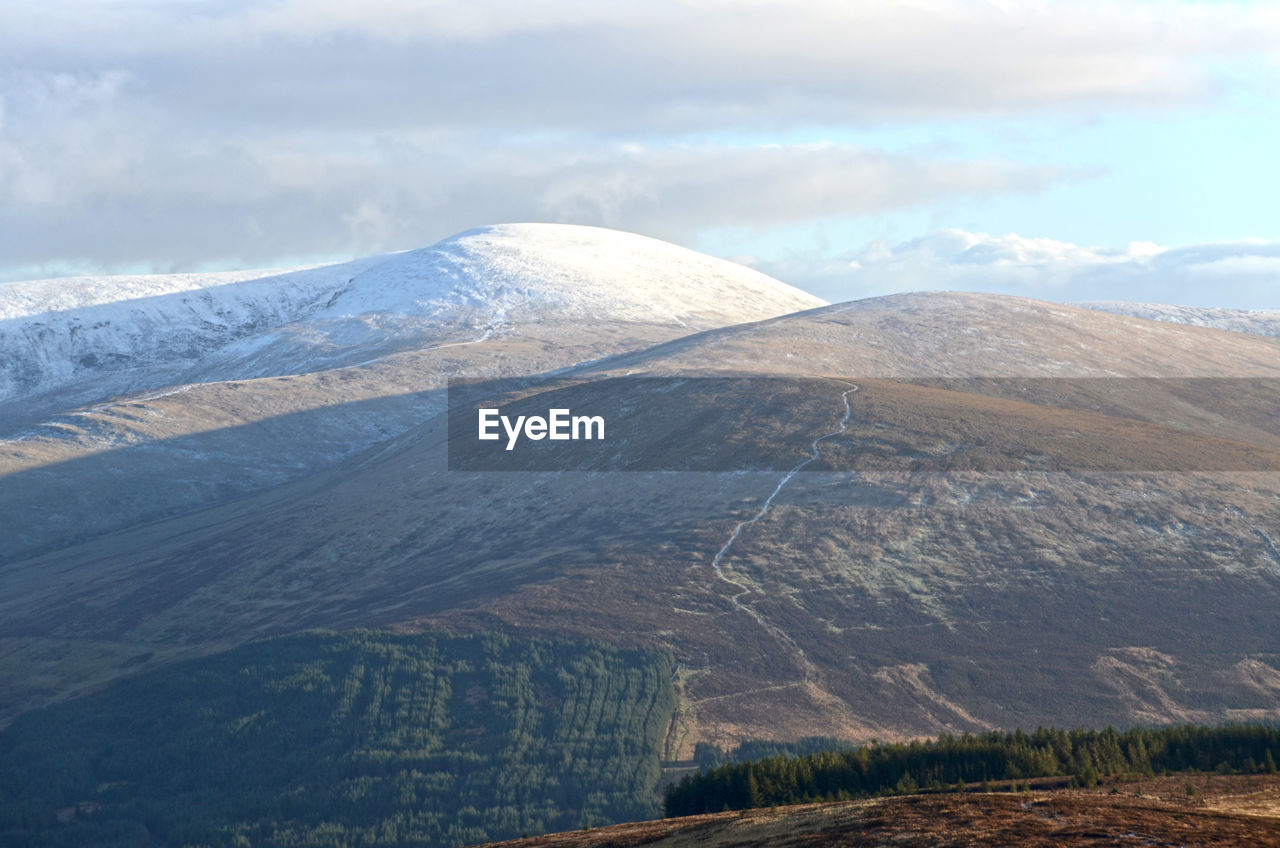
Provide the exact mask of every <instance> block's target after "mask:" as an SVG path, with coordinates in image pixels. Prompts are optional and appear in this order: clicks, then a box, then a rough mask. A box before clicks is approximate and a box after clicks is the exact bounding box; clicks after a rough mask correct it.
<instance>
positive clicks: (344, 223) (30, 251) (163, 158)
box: [0, 77, 1062, 279]
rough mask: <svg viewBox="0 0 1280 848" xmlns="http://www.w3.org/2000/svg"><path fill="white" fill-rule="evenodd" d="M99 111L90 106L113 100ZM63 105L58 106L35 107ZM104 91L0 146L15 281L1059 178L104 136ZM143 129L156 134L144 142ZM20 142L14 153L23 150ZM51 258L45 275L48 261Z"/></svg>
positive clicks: (798, 160)
mask: <svg viewBox="0 0 1280 848" xmlns="http://www.w3.org/2000/svg"><path fill="white" fill-rule="evenodd" d="M111 86H114V88H112V89H111V91H110V92H108V93H106V94H103V93H102V92H103V91H104V89H106V88H111ZM54 88H57V89H58V90H60V91H63V92H64V94H65V98H66V99H67V100H68V101H70V102H66V103H62V104H60V105H58V106H56V107H55V106H46V105H39V104H43V103H44V101H45V100H46V99H47V98H46V94H47V92H48V91H50V90H52V89H54ZM127 89H128V86H127V85H125V84H124V82H123V81H116V78H115V77H112V78H110V79H107V78H105V77H103V78H89V77H87V78H83V79H79V80H57V81H54V80H49V79H37V80H33V81H31V82H30V83H29V85H28V86H27V88H26V90H25V93H24V94H22V95H21V96H19V97H18V98H17V101H16V102H17V103H18V105H19V108H18V109H16V110H13V111H14V115H15V116H17V117H18V118H21V116H22V115H27V116H28V117H29V116H30V115H32V114H33V113H39V115H40V116H41V117H43V116H44V115H45V114H46V113H48V112H49V111H50V110H52V111H54V112H57V113H58V114H59V116H60V118H59V120H60V122H61V129H60V131H59V132H57V133H53V134H50V133H42V132H40V131H39V130H40V127H41V126H43V125H42V124H41V123H40V120H39V119H36V121H35V126H33V127H31V132H29V133H21V132H20V133H18V134H16V135H11V134H10V133H9V132H8V131H7V130H6V131H5V132H4V133H3V134H0V161H4V162H10V163H13V166H12V167H10V168H8V169H6V173H7V175H8V176H7V177H5V178H0V255H3V256H4V257H6V259H7V260H8V261H9V262H10V263H12V264H11V270H10V274H9V278H11V279H12V278H14V277H25V276H32V275H34V276H49V275H57V274H61V273H72V272H77V271H80V270H81V269H83V268H85V267H91V266H92V265H93V264H94V263H95V262H96V263H98V264H99V265H100V266H102V265H105V266H107V267H110V268H115V269H123V268H138V267H149V268H151V269H153V270H158V271H164V270H170V269H176V268H180V267H192V266H196V265H201V264H208V263H210V262H214V263H217V262H222V263H224V264H228V263H229V264H241V265H244V264H248V265H257V264H272V263H275V262H277V261H279V260H280V257H298V256H314V255H316V254H320V255H323V256H350V255H361V254H368V253H376V252H380V251H384V250H392V249H399V248H406V247H419V246H423V245H426V244H430V243H432V242H434V241H436V240H438V239H439V238H442V237H444V236H447V235H450V234H452V233H454V232H456V231H458V230H461V229H464V228H466V227H468V226H474V225H478V224H485V223H494V222H501V221H521V220H542V221H561V222H574V223H585V224H598V225H602V226H609V227H615V228H619V229H627V230H634V231H638V232H643V233H646V234H650V235H654V236H658V237H661V238H668V239H672V240H677V241H679V240H682V239H685V238H687V237H688V236H689V234H690V233H693V232H697V231H698V230H699V229H701V228H704V227H709V226H717V225H721V226H740V227H747V228H757V229H764V228H768V227H772V226H778V225H783V224H788V223H792V222H795V221H804V220H808V219H811V218H813V217H817V216H823V215H858V214H866V213H873V212H878V211H882V210H886V209H895V208H902V207H907V206H912V205H917V204H922V203H927V202H930V201H934V200H937V199H939V198H944V197H952V196H957V195H979V194H989V193H996V192H999V193H1004V192H1018V191H1024V192H1025V191H1037V190H1039V189H1041V188H1042V187H1044V186H1045V185H1047V184H1048V183H1050V182H1051V181H1053V180H1055V179H1057V178H1059V177H1060V176H1061V175H1062V174H1061V172H1060V171H1058V170H1057V169H1053V168H1048V167H1040V166H1025V165H1018V164H1014V163H1010V162H1008V161H1004V160H999V159H977V160H974V159H931V160H920V159H916V158H913V157H908V156H900V155H890V154H886V153H883V152H880V151H875V150H867V149H863V148H860V147H857V146H853V145H845V144H810V145H790V146H777V145H763V146H753V147H724V146H717V145H707V144H703V145H667V146H644V145H637V144H625V145H605V146H594V145H587V144H566V143H564V142H563V141H540V142H526V143H519V144H508V145H501V146H494V147H491V148H484V147H480V148H477V147H475V146H473V145H471V144H469V141H470V139H469V137H468V136H466V135H456V134H448V133H428V134H424V135H421V136H415V135H413V134H400V135H364V134H359V133H352V134H348V135H346V136H343V137H340V138H338V137H331V136H326V137H324V138H320V139H308V138H294V137H292V136H288V135H280V134H260V135H256V136H254V137H251V138H239V139H236V140H234V141H232V140H230V139H213V140H207V141H206V140H202V139H200V138H198V137H196V135H195V134H192V133H191V132H190V131H188V130H185V129H184V128H182V127H177V126H172V125H169V126H168V127H167V129H166V131H164V132H160V133H141V132H138V133H131V132H120V133H116V134H112V133H104V132H102V131H101V128H100V127H99V124H100V122H101V121H102V120H103V119H104V115H107V114H109V113H111V112H112V111H127V110H128V109H129V108H130V107H128V106H127V105H123V104H121V103H120V102H119V101H120V99H121V98H123V97H126V96H127ZM152 125H153V126H154V125H155V124H152ZM24 141H25V142H26V143H25V144H24V143H23V142H24ZM51 258H52V259H51Z"/></svg>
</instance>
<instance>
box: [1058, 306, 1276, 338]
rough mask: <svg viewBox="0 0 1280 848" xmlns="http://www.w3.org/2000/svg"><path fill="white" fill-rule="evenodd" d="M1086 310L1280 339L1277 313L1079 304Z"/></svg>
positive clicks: (1181, 307)
mask: <svg viewBox="0 0 1280 848" xmlns="http://www.w3.org/2000/svg"><path fill="white" fill-rule="evenodd" d="M1079 305H1080V306H1083V307H1084V308H1086V309H1097V310H1099V311H1101V312H1111V313H1114V314H1116V315H1131V316H1133V317H1135V318H1145V319H1147V320H1149V321H1168V322H1170V323H1173V324H1189V325H1191V326H1194V327H1212V328H1214V329H1217V330H1230V331H1231V332H1233V333H1253V334H1255V335H1259V336H1280V310H1278V309H1220V308H1216V307H1211V306H1169V305H1165V304H1160V303H1127V302H1124V301H1118V300H1100V301H1092V302H1089V303H1081V304H1079Z"/></svg>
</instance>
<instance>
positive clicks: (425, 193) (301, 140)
mask: <svg viewBox="0 0 1280 848" xmlns="http://www.w3.org/2000/svg"><path fill="white" fill-rule="evenodd" d="M0 14H2V18H3V26H0V280H14V279H30V278H41V277H55V276H65V275H71V274H86V273H95V274H96V273H139V272H160V273H163V272H171V271H199V270H220V269H230V268H245V267H272V266H284V265H296V264H303V263H314V262H323V261H338V260H345V259H350V258H353V257H357V256H363V255H369V254H374V253H380V252H386V251H391V250H403V249H410V248H417V247H423V246H426V245H430V244H432V243H434V242H436V241H438V240H440V239H442V238H445V237H447V236H449V235H451V234H453V233H456V232H459V231H461V230H465V229H468V228H471V227H475V226H479V225H483V224H490V223H501V222H507V221H553V222H564V223H578V224H592V225H599V226H607V227H613V228H617V229H622V230H629V231H633V232H639V233H643V234H645V235H650V236H655V237H657V238H663V239H666V240H669V241H672V242H675V243H677V244H681V245H684V246H687V247H691V248H694V249H697V250H702V251H706V252H708V253H712V254H714V255H717V256H724V257H727V258H731V259H734V260H736V261H740V262H743V263H745V264H749V265H751V266H752V267H755V268H757V269H759V270H761V271H764V272H766V273H770V274H773V275H774V276H777V277H778V278H780V279H783V280H785V281H786V282H789V283H792V284H794V285H798V286H800V287H802V288H805V289H808V290H810V291H812V292H814V293H815V294H818V295H820V296H822V297H825V298H827V299H829V300H832V301H843V300H850V299H854V298H858V297H867V296H874V295H880V294H886V293H890V292H896V291H909V290H927V289H963V290H973V291H993V292H1004V293H1010V294H1020V295H1027V296H1032V297H1040V298H1044V299H1047V300H1055V301H1068V302H1069V301H1085V300H1140V301H1158V302H1166V303H1185V304H1191V305H1206V306H1208V305H1211V306H1229V307H1237V308H1263V309H1268V308H1269V309H1277V308H1280V202H1278V201H1277V198H1280V164H1278V163H1277V157H1276V153H1275V150H1276V149H1277V148H1280V4H1271V3H1263V2H1259V3H1217V2H1163V1H1159V2H1158V1H1157V0H1152V1H1151V2H1130V3H1120V2H1107V3H1100V2H1091V0H1084V2H1062V3H1059V2H1037V1H1036V0H1029V2H1012V0H990V2H980V0H917V1H916V2H897V3H895V2H881V0H874V2H851V0H835V1H834V2H803V1H802V0H698V1H695V0H687V1H684V2H681V1H680V0H647V2H643V3H640V2H601V0H516V1H515V2H511V0H419V1H418V2H410V0H361V2H351V0H45V2H43V3H39V4H36V3H17V2H13V3H5V4H4V8H3V12H2V13H0Z"/></svg>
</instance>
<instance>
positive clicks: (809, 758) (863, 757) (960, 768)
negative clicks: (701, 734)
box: [663, 724, 1280, 816]
mask: <svg viewBox="0 0 1280 848" xmlns="http://www.w3.org/2000/svg"><path fill="white" fill-rule="evenodd" d="M704 751H705V754H704V756H707V757H710V755H711V754H712V753H713V752H712V751H711V750H710V749H704ZM1278 757H1280V727H1277V726H1275V725H1270V724H1224V725H1218V726H1203V725H1189V724H1184V725H1176V726H1170V727H1155V728H1129V729H1127V730H1117V729H1115V728H1111V727H1108V728H1106V729H1105V730H1069V731H1068V730H1058V729H1047V728H1041V729H1039V730H1036V731H1035V732H1033V733H1027V732H1025V731H1022V730H1015V731H1012V732H1003V731H992V732H989V733H983V734H964V735H962V736H942V737H940V738H938V739H936V740H931V741H915V742H909V743H894V744H872V745H867V746H863V747H859V748H852V749H848V750H843V751H840V750H831V751H821V752H817V753H811V754H806V755H803V756H786V755H779V756H770V757H766V758H764V759H759V760H752V761H747V762H726V763H723V764H721V765H718V766H714V767H711V768H708V769H706V770H705V771H704V772H703V773H702V774H694V775H688V776H686V777H685V778H684V779H683V780H681V781H680V782H679V783H677V784H673V785H672V786H670V787H668V790H667V793H666V798H665V801H664V805H663V806H664V810H665V813H666V815H667V816H688V815H696V814H699V813H710V812H719V811H721V810H741V809H747V808H750V807H767V806H772V805H783V804H801V803H809V802H813V801H834V800H845V799H851V798H864V797H870V796H873V795H884V794H907V793H912V792H916V791H919V790H921V789H933V790H945V789H950V788H959V789H963V788H964V787H965V785H966V784H974V783H991V782H994V781H1002V782H1013V783H1017V782H1018V781H1025V780H1029V779H1032V778H1042V777H1068V778H1070V779H1071V780H1072V781H1073V782H1075V783H1077V784H1079V785H1084V786H1093V785H1096V784H1097V783H1098V781H1099V780H1101V779H1102V778H1103V777H1108V776H1113V775H1121V774H1138V775H1155V774H1164V773H1171V772H1182V771H1189V770H1193V769H1194V770H1198V771H1220V772H1246V773H1257V772H1270V773H1274V772H1275V771H1276V760H1277V758H1278Z"/></svg>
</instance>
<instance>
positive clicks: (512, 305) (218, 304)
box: [0, 224, 824, 401]
mask: <svg viewBox="0 0 1280 848" xmlns="http://www.w3.org/2000/svg"><path fill="white" fill-rule="evenodd" d="M823 304H824V301H822V300H820V299H819V298H816V297H814V296H812V295H809V294H806V293H805V292H802V291H800V290H798V289H795V288H792V287H791V286H788V285H785V284H783V283H781V282H778V281H777V280H774V279H772V278H770V277H767V276H765V275H763V274H760V273H758V272H756V271H752V270H751V269H749V268H745V267H743V266H740V265H737V264H734V263H732V262H727V261H724V260H721V259H715V258H713V257H710V256H706V255H704V254H700V253H697V252H695V251H691V250H687V249H685V248H681V247H677V246H675V245H672V244H668V243H666V242H662V241H658V240H656V239H651V238H646V237H644V236H638V235H633V234H629V233H621V232H617V231H613V230H607V229H601V228H597V227H582V226H571V225H559V224H504V225H498V226H491V227H482V228H479V229H474V230H468V231H466V232H464V233H461V234H459V235H456V236H453V237H452V238H449V239H446V240H444V241H442V242H440V243H438V244H436V245H433V246H431V247H427V248H423V249H420V250H413V251H408V252H405V253H398V254H390V255H386V256H380V257H371V258H367V259H361V260H356V261H354V262H348V263H342V264H337V265H329V266H323V267H314V268H302V269H292V270H285V271H265V272H225V273H215V274H174V275H149V276H104V277H77V278H68V279H62V280H37V281H31V282H16V283H7V284H2V285H0V352H2V353H3V357H0V401H4V400H13V399H15V398H20V397H24V396H30V395H33V394H39V393H44V392H49V391H52V390H56V389H59V388H61V387H64V386H70V385H74V384H85V383H86V382H92V383H93V385H94V386H95V388H96V389H102V390H105V391H116V392H121V391H129V390H132V389H138V388H145V387H148V386H153V385H159V384H162V383H164V382H165V380H168V379H176V378H178V377H179V376H182V375H187V377H188V378H190V375H191V374H195V373H198V374H199V378H200V379H202V380H203V379H233V378H235V379H238V378H243V377H251V376H261V375H266V374H271V373H289V372H297V371H298V370H310V368H309V366H314V367H315V368H329V367H335V366H336V365H342V364H350V363H352V362H356V361H360V360H361V359H362V358H368V357H372V356H378V355H381V354H383V353H386V352H387V351H388V350H395V349H406V348H410V347H418V346H423V345H431V344H433V343H435V344H446V343H455V342H458V341H475V340H477V339H480V338H486V337H489V336H492V335H494V334H502V333H504V332H515V331H518V328H519V327H520V326H522V325H536V324H540V323H544V322H593V321H595V322H606V321H608V322H637V323H645V324H651V325H653V324H657V325H669V326H673V327H680V328H685V331H686V332H694V331H698V330H705V329H711V328H714V327H719V326H725V325H728V324H736V323H741V322H744V321H755V320H760V319H763V318H769V317H773V316H776V315H782V314H786V313H790V312H795V311H799V310H802V309H808V308H812V307H815V306H821V305H823Z"/></svg>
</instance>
